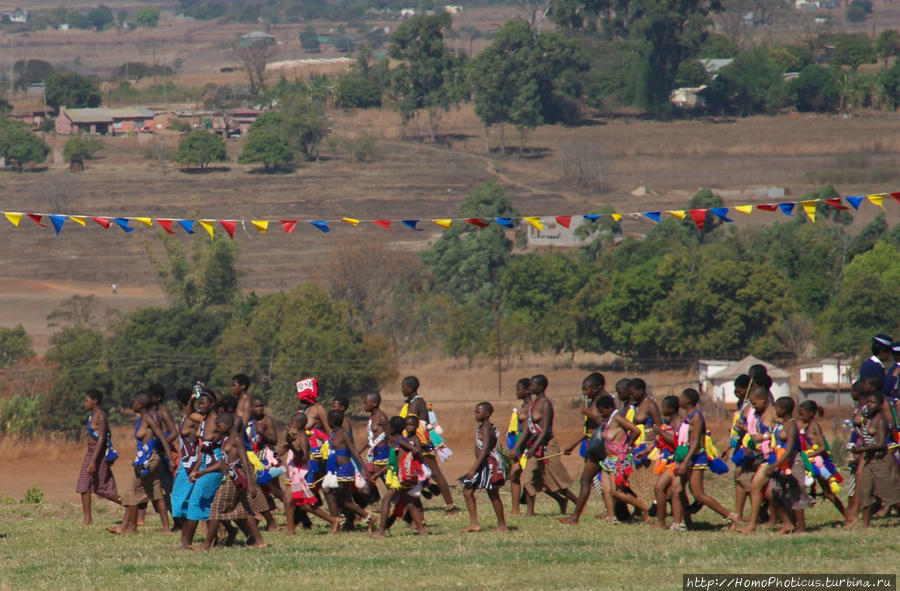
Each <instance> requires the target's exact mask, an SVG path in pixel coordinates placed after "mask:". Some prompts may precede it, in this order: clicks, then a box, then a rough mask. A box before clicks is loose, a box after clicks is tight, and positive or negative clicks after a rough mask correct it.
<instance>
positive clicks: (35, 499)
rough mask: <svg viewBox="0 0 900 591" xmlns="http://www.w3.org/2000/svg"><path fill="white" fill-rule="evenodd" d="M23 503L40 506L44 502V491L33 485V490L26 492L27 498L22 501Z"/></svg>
mask: <svg viewBox="0 0 900 591" xmlns="http://www.w3.org/2000/svg"><path fill="white" fill-rule="evenodd" d="M22 502H23V503H29V504H32V505H40V504H41V503H43V502H44V491H42V490H41V488H40V487H39V486H38V485H36V484H32V485H31V488H29V489H28V490H26V491H25V497H24V498H23V499H22Z"/></svg>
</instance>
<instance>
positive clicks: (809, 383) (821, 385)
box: [797, 359, 854, 406]
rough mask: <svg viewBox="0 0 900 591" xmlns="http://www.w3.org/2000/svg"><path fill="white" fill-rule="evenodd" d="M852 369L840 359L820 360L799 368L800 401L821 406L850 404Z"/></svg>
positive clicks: (845, 361) (798, 386)
mask: <svg viewBox="0 0 900 591" xmlns="http://www.w3.org/2000/svg"><path fill="white" fill-rule="evenodd" d="M853 369H854V368H853V366H852V365H850V363H849V361H848V360H842V359H822V360H820V361H818V362H817V363H811V364H808V365H803V366H800V368H799V371H800V381H799V383H798V384H797V389H798V390H799V392H800V400H801V401H803V400H814V401H816V402H817V403H818V404H821V405H838V406H840V405H842V404H850V385H851V383H852V381H853Z"/></svg>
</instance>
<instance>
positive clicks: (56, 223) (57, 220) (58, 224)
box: [49, 214, 66, 236]
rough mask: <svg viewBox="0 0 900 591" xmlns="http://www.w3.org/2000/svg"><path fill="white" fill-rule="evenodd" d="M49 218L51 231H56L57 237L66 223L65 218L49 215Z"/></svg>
mask: <svg viewBox="0 0 900 591" xmlns="http://www.w3.org/2000/svg"><path fill="white" fill-rule="evenodd" d="M49 217H50V223H51V224H53V229H54V230H56V235H57V236H59V233H60V231H61V230H62V227H63V224H64V223H65V222H66V216H64V215H52V214H51V215H50V216H49Z"/></svg>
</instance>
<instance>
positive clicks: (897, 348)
mask: <svg viewBox="0 0 900 591" xmlns="http://www.w3.org/2000/svg"><path fill="white" fill-rule="evenodd" d="M891 351H893V352H894V353H900V341H895V342H894V344H893V345H891Z"/></svg>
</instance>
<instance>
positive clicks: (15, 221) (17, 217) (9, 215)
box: [6, 211, 25, 228]
mask: <svg viewBox="0 0 900 591" xmlns="http://www.w3.org/2000/svg"><path fill="white" fill-rule="evenodd" d="M23 215H25V214H22V213H13V212H11V211H8V212H6V219H8V220H9V223H11V224H12V225H13V226H15V227H17V228H18V227H19V222H20V221H21V220H22V216H23Z"/></svg>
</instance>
